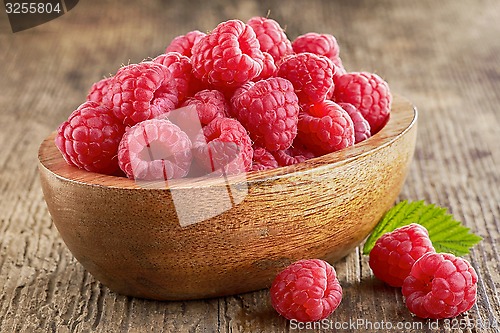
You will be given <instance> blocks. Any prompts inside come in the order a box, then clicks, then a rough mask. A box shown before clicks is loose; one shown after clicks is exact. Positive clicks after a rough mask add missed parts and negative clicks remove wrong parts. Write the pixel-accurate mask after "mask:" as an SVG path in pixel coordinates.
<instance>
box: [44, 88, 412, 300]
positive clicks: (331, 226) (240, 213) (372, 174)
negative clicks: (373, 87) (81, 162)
mask: <svg viewBox="0 0 500 333" xmlns="http://www.w3.org/2000/svg"><path fill="white" fill-rule="evenodd" d="M416 119H417V111H416V109H415V107H414V106H413V105H412V104H411V103H409V102H408V101H406V100H405V99H403V98H401V97H399V96H395V98H394V102H393V110H392V113H391V118H390V120H389V122H388V123H387V125H386V126H385V127H384V128H383V129H382V130H381V131H380V132H379V133H377V134H376V135H374V136H373V137H371V138H370V139H368V140H365V141H363V142H361V143H359V144H357V145H355V146H353V147H350V148H347V149H344V150H342V151H339V152H335V153H331V154H328V155H325V156H321V157H318V158H314V159H311V160H308V161H306V162H304V163H300V164H297V165H293V166H290V167H283V168H278V169H275V170H269V171H264V172H260V173H255V172H251V173H248V174H246V175H239V176H232V177H229V178H220V177H219V178H216V179H215V178H207V179H184V180H176V181H172V182H169V184H168V185H165V184H164V183H144V184H139V183H136V182H134V181H132V180H129V179H126V178H121V177H114V176H106V175H100V174H96V173H91V172H87V171H83V170H79V169H77V168H74V167H71V166H68V165H67V164H66V163H65V161H64V160H63V158H62V156H61V154H60V153H59V151H58V150H57V148H56V147H55V145H54V136H55V133H53V134H52V135H50V136H49V137H48V138H47V139H46V140H45V141H44V142H43V143H42V144H41V146H40V150H39V161H40V163H39V171H40V176H41V183H42V188H43V193H44V196H45V200H46V202H47V206H48V209H49V212H50V214H51V215H52V218H53V221H54V224H55V225H56V227H57V229H58V230H59V232H60V234H61V236H62V238H63V240H64V242H65V243H66V245H67V246H68V248H69V249H70V251H71V252H72V253H73V255H74V256H75V257H76V259H77V260H78V261H79V262H80V263H81V264H82V265H83V266H84V267H85V269H87V270H88V271H89V272H90V273H91V274H92V275H94V277H95V278H96V279H98V280H99V281H101V282H102V283H103V284H104V285H106V286H108V287H109V288H110V289H111V290H113V291H115V292H117V293H120V294H124V295H130V296H136V297H144V298H151V299H158V300H181V299H182V300H184V299H197V298H207V297H215V296H223V295H230V294H236V293H242V292H247V291H252V290H257V289H262V288H265V287H268V286H270V284H271V282H272V280H273V278H274V276H275V275H276V274H277V273H278V272H279V271H280V270H281V269H283V268H284V267H285V266H287V265H288V264H290V263H292V262H293V261H296V260H299V259H304V258H322V259H325V260H327V261H329V262H331V263H333V262H335V261H336V260H338V259H340V258H342V257H344V256H345V255H347V254H348V253H349V252H350V251H351V250H353V249H354V248H355V247H356V246H357V245H359V244H360V243H361V241H363V239H364V238H365V237H366V236H367V235H368V234H369V233H370V232H371V230H372V229H373V228H374V227H375V225H376V224H377V222H378V221H379V219H380V218H381V217H382V215H383V214H384V213H385V212H386V211H387V210H388V209H389V208H390V207H391V206H392V205H393V204H394V201H395V199H396V197H397V196H398V194H399V192H400V190H401V187H402V186H403V183H404V180H405V177H406V174H407V172H408V168H409V165H410V162H411V160H412V156H413V152H414V147H415V139H416V134H417V124H416Z"/></svg>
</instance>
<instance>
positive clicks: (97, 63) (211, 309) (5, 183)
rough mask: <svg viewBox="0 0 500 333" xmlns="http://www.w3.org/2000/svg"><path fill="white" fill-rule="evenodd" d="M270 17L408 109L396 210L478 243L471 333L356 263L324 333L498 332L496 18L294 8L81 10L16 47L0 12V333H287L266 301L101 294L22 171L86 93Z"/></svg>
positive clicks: (402, 9) (465, 8)
mask: <svg viewBox="0 0 500 333" xmlns="http://www.w3.org/2000/svg"><path fill="white" fill-rule="evenodd" d="M269 9H270V10H271V17H272V18H275V19H277V20H278V21H279V22H280V23H282V24H283V25H286V26H287V32H288V34H289V36H290V37H291V38H293V37H295V36H297V35H299V34H301V33H305V32H307V31H318V32H330V33H334V34H335V35H336V36H337V38H338V41H339V43H340V45H341V56H342V59H343V60H344V63H345V65H346V67H347V68H348V69H350V70H367V71H375V72H377V73H378V74H380V75H381V76H383V77H384V78H386V79H387V80H388V81H389V82H390V84H391V87H392V89H393V90H394V91H397V92H399V93H402V94H403V95H406V96H407V97H409V98H410V99H411V100H413V101H414V103H415V104H416V105H417V106H418V108H419V110H420V120H419V138H418V144H417V149H416V154H415V159H414V163H413V165H412V168H411V172H410V174H409V176H408V178H407V181H406V185H405V187H404V189H403V191H402V193H401V195H400V199H409V200H420V199H425V200H426V201H428V202H433V203H437V204H440V205H442V206H445V207H448V208H449V209H450V211H451V212H452V213H453V214H454V215H455V216H456V217H457V218H458V219H460V220H462V221H463V222H464V223H465V224H466V225H467V226H468V227H470V228H472V230H473V231H474V232H477V233H478V234H480V235H482V236H483V237H484V240H483V241H482V242H481V243H480V244H479V245H478V246H476V247H475V248H474V250H473V251H472V253H471V255H469V256H467V258H468V259H469V260H470V261H471V263H472V264H473V266H474V267H475V268H476V269H477V270H478V273H479V275H480V278H481V279H480V283H479V288H478V302H477V304H476V306H475V307H474V308H473V309H472V310H471V311H469V313H468V314H467V315H465V316H463V317H461V318H464V319H466V320H468V323H469V324H471V325H472V326H471V327H472V328H471V329H456V330H451V329H447V328H446V327H445V325H444V322H442V321H441V322H439V327H438V328H437V329H436V330H431V329H429V327H428V322H427V321H422V320H418V319H414V318H412V317H411V316H410V315H409V313H408V312H407V311H406V309H405V307H404V304H403V299H402V297H401V295H400V293H399V292H398V291H397V290H396V289H394V288H389V287H387V286H385V285H383V284H382V283H380V282H379V281H377V280H376V279H374V278H373V276H372V274H371V271H370V269H369V267H368V262H367V258H366V257H364V256H362V255H361V254H360V250H359V249H357V250H356V251H354V252H353V253H351V254H350V255H349V256H347V257H346V258H344V259H343V260H341V261H339V262H338V263H336V265H335V267H336V269H337V272H338V275H339V279H340V281H341V283H342V285H343V286H344V300H343V302H342V304H341V306H340V307H339V309H338V310H337V311H336V312H335V313H334V314H333V315H332V316H331V317H330V319H331V320H332V322H333V323H343V322H348V321H349V320H353V319H364V320H366V321H372V322H377V321H378V322H380V321H381V320H384V321H385V322H391V323H393V324H394V325H395V324H396V323H397V322H400V321H406V322H412V323H413V322H416V323H422V325H423V327H422V329H420V330H418V331H421V332H431V331H433V332H435V331H442V332H500V330H499V329H498V327H497V328H488V326H487V325H488V324H492V323H495V322H496V323H497V324H498V322H499V320H500V315H499V314H500V299H499V296H498V295H499V288H500V287H499V286H500V273H499V271H500V270H499V267H498V265H499V264H498V262H500V255H499V252H500V250H499V248H498V244H500V206H499V202H500V190H499V187H500V174H499V168H498V164H499V162H500V148H499V145H498V143H497V141H498V134H499V131H498V128H499V126H500V113H499V112H498V110H497V109H498V105H500V93H499V91H500V72H499V68H500V58H499V57H498V54H500V42H499V40H498V37H497V36H498V35H500V26H499V25H498V24H497V22H498V20H499V19H500V17H499V16H500V4H499V3H498V1H494V0H481V1H472V0H468V1H460V2H458V1H452V0H447V1H441V2H435V1H430V0H425V1H418V2H408V1H392V0H384V1H377V2H373V1H363V0H359V1H335V2H333V1H320V0H313V1H309V2H308V3H307V6H304V5H303V2H298V1H297V2H287V4H286V5H285V4H284V3H283V2H274V1H266V2H258V1H244V2H227V1H223V0H218V1H212V2H207V1H192V2H190V6H187V5H186V4H185V2H173V1H138V2H125V3H124V2H121V1H106V2H99V3H97V2H92V1H85V2H81V3H80V4H79V5H78V6H77V7H76V8H75V9H73V10H72V11H71V12H70V13H68V14H67V15H65V16H64V17H62V18H59V19H57V20H55V21H52V22H50V23H47V24H45V25H42V26H40V27H37V28H35V29H32V30H29V31H25V32H21V33H18V34H12V33H11V32H10V30H9V28H8V24H7V20H6V18H5V16H4V14H2V15H3V17H2V18H0V91H1V93H0V110H1V111H0V142H1V144H0V198H1V200H0V332H89V331H96V332H174V331H179V332H289V331H293V330H292V329H291V327H290V324H289V323H288V322H287V321H286V320H284V319H283V318H281V317H279V316H277V315H276V313H275V312H274V310H273V309H272V307H271V305H270V303H269V295H268V291H266V290H263V291H258V292H254V293H248V294H242V295H235V296H231V297H225V298H219V299H211V300H202V301H190V302H154V301H147V300H140V299H134V298H129V297H125V296H121V295H117V294H114V293H112V292H110V291H109V290H108V289H107V288H106V287H104V286H102V285H101V284H100V283H99V282H98V281H96V280H95V279H94V278H93V277H92V276H91V275H90V274H88V273H87V272H86V271H85V270H84V269H83V268H82V267H81V265H80V264H79V263H78V262H77V261H76V260H75V259H74V258H73V257H72V255H71V254H70V252H69V251H68V250H67V248H66V247H65V245H64V243H63V242H62V240H61V239H60V237H59V235H58V233H57V230H56V229H55V228H54V227H53V225H52V223H51V219H50V216H49V215H48V212H47V210H46V206H45V203H44V201H43V197H42V194H41V190H40V184H39V181H38V178H37V177H38V176H37V173H36V168H35V165H36V151H37V148H38V144H39V143H40V142H41V140H42V139H43V138H44V137H45V136H46V135H47V134H48V133H50V132H51V131H52V130H53V129H55V128H56V126H57V125H58V124H59V123H60V122H61V121H62V120H63V119H65V118H66V117H67V115H68V114H69V112H70V111H71V110H72V109H74V108H75V107H76V106H77V105H78V104H79V103H81V101H82V100H83V99H84V98H85V95H86V90H87V89H88V87H90V85H91V83H92V82H94V81H96V80H97V79H99V78H100V77H102V76H104V75H107V74H108V73H110V72H113V71H114V70H115V69H116V68H117V67H118V66H120V65H121V64H122V63H128V62H129V61H130V62H136V61H140V60H141V59H143V58H145V57H147V56H155V55H156V54H158V53H160V52H161V51H162V50H163V48H164V47H165V46H166V44H167V42H168V40H169V39H171V38H172V37H174V36H176V35H179V34H182V33H185V32H187V31H189V30H193V29H199V30H202V31H207V30H209V29H211V28H213V27H214V26H215V25H216V24H217V23H218V22H220V21H222V20H225V19H229V18H235V17H237V18H241V19H244V20H246V19H248V18H249V17H251V16H253V15H266V13H267V12H268V10H269ZM4 18H5V20H4ZM96 36H98V37H96ZM478 323H480V324H482V325H483V327H481V326H480V325H479V324H478ZM310 331H313V332H326V331H328V330H327V329H315V330H310ZM345 331H356V330H353V329H346V330H345ZM367 331H370V330H367ZM372 331H373V330H372ZM399 331H408V332H409V331H411V330H409V329H408V330H399Z"/></svg>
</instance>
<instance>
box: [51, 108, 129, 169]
mask: <svg viewBox="0 0 500 333" xmlns="http://www.w3.org/2000/svg"><path fill="white" fill-rule="evenodd" d="M109 113H110V111H109V110H108V109H107V108H106V107H104V106H102V105H99V104H97V103H95V102H91V101H88V102H85V103H83V104H82V105H80V106H79V107H78V108H77V109H76V110H75V111H73V113H72V114H71V115H70V116H69V118H68V120H67V121H65V122H64V123H62V124H61V125H60V126H59V129H58V131H57V136H56V139H55V143H56V146H57V148H58V149H59V151H60V152H61V153H62V155H63V157H64V159H65V160H66V162H67V163H68V164H69V165H73V166H76V167H78V168H80V169H84V170H87V171H91V172H98V173H103V174H114V173H115V172H116V171H118V170H119V169H118V160H117V158H116V154H117V151H118V145H119V143H120V140H121V138H122V135H123V133H124V132H125V127H124V126H123V125H122V124H121V123H119V122H118V121H117V120H116V119H115V118H114V117H112V116H111V115H109Z"/></svg>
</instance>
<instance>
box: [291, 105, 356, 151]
mask: <svg viewBox="0 0 500 333" xmlns="http://www.w3.org/2000/svg"><path fill="white" fill-rule="evenodd" d="M297 139H298V140H299V141H300V142H302V143H303V144H304V145H305V146H306V147H307V148H309V149H310V150H311V151H312V152H313V153H315V154H316V155H318V156H320V155H324V154H327V153H331V152H333V151H337V150H340V149H343V148H346V147H349V146H352V145H353V144H354V124H353V122H352V120H351V117H349V115H348V114H347V112H346V111H344V110H343V109H342V108H341V107H340V106H339V105H338V104H336V103H334V102H332V101H330V100H325V101H323V102H320V103H316V104H313V105H311V107H309V108H308V109H306V111H305V112H301V113H300V114H299V123H298V134H297Z"/></svg>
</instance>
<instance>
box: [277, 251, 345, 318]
mask: <svg viewBox="0 0 500 333" xmlns="http://www.w3.org/2000/svg"><path fill="white" fill-rule="evenodd" d="M270 293H271V304H272V306H273V307H274V308H275V309H276V311H278V313H279V314H281V315H282V316H283V317H285V318H287V319H289V320H292V319H294V320H297V321H300V322H310V321H318V320H322V319H325V318H326V317H328V316H329V315H330V314H332V313H333V311H335V309H337V307H338V306H339V304H340V301H341V300H342V287H341V286H340V283H339V281H338V280H337V274H336V272H335V269H334V268H333V267H332V266H331V265H330V264H329V263H327V262H326V261H323V260H319V259H309V260H299V261H297V262H295V263H293V264H291V265H290V266H288V267H287V268H285V269H284V270H283V271H282V272H281V273H279V274H278V275H277V276H276V278H275V279H274V281H273V284H272V286H271V290H270Z"/></svg>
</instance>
